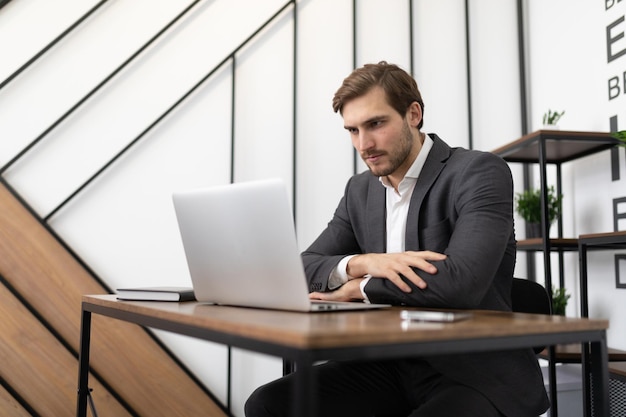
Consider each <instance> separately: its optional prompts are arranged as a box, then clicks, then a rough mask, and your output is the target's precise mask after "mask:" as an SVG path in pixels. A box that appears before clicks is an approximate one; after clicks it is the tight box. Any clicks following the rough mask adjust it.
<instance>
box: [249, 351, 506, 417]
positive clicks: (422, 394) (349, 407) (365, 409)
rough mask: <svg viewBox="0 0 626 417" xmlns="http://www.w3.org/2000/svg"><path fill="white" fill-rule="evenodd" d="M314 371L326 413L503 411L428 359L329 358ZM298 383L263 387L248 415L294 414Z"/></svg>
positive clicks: (389, 416)
mask: <svg viewBox="0 0 626 417" xmlns="http://www.w3.org/2000/svg"><path fill="white" fill-rule="evenodd" d="M296 372H297V371H296ZM313 376H314V378H315V380H316V385H317V390H318V395H317V397H316V400H315V404H316V406H317V409H318V413H317V414H318V415H319V416H323V417H334V416H337V417H350V416H354V417H374V416H375V417H400V416H402V417H461V416H462V417H502V414H500V412H499V411H498V410H497V409H496V408H495V407H494V406H493V404H491V402H489V400H488V399H487V398H486V397H484V396H483V395H482V394H481V393H480V392H478V391H476V390H474V389H473V388H471V387H467V386H464V385H461V384H458V383H456V382H454V381H452V380H450V379H448V378H446V377H444V376H442V375H440V374H439V373H437V372H436V371H435V370H434V369H432V368H431V367H430V365H428V363H426V362H424V361H422V360H400V361H383V362H328V363H325V364H322V365H318V366H315V367H313ZM293 386H294V381H293V374H291V375H287V376H285V377H283V378H280V379H278V380H276V381H273V382H270V383H269V384H266V385H263V386H261V387H259V388H258V389H257V390H256V391H254V392H253V393H252V395H251V396H250V398H248V401H247V402H246V406H245V412H246V417H270V416H271V417H287V416H291V410H292V408H291V407H292V404H291V400H292V399H293V398H294V395H293V392H292V389H293ZM291 417H297V416H291Z"/></svg>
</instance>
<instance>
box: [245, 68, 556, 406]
mask: <svg viewBox="0 0 626 417" xmlns="http://www.w3.org/2000/svg"><path fill="white" fill-rule="evenodd" d="M333 109H334V110H335V112H339V113H340V114H341V115H342V117H343V120H344V125H345V128H346V130H347V131H348V132H349V133H350V137H351V139H352V144H353V145H354V147H355V149H356V150H357V151H358V152H359V154H360V155H361V158H363V160H364V161H365V163H366V164H367V166H368V168H369V172H364V173H361V174H358V175H355V176H353V177H352V178H351V179H350V180H349V181H348V184H347V186H346V189H345V194H344V196H343V198H342V199H341V201H340V203H339V206H338V207H337V209H336V211H335V214H334V216H333V219H332V220H331V221H330V223H329V224H328V227H327V228H326V229H325V230H324V231H323V232H322V234H321V235H320V236H319V237H318V238H317V240H316V241H315V242H313V244H312V245H311V246H310V247H309V248H308V249H307V251H305V252H304V253H303V254H302V259H303V262H304V266H305V270H306V275H307V279H308V282H309V287H310V289H311V294H310V297H311V298H314V299H323V300H343V301H346V300H364V301H366V302H375V303H390V304H394V305H408V306H420V307H448V308H457V309H490V310H503V311H510V310H511V296H510V292H511V282H512V277H513V269H514V266H515V236H514V227H513V184H512V178H511V173H510V170H509V168H508V166H507V164H506V163H505V162H504V161H503V160H502V159H500V158H499V157H497V156H495V155H493V154H490V153H484V152H478V151H468V150H466V149H462V148H450V147H449V146H448V145H447V144H446V143H445V142H443V141H442V140H441V139H440V138H439V137H438V136H437V135H435V134H429V135H425V134H424V133H422V132H421V131H420V129H421V127H422V124H423V112H424V104H423V101H422V97H421V94H420V92H419V90H418V88H417V84H416V82H415V80H413V78H412V77H411V76H410V75H409V74H407V73H406V72H405V71H403V70H402V69H400V68H398V67H397V66H395V65H390V64H387V63H386V62H380V63H379V64H369V65H365V66H364V67H362V68H359V69H356V70H355V71H354V72H353V73H352V74H351V75H350V76H348V77H347V78H346V79H345V80H344V82H343V84H342V86H341V87H340V88H339V90H337V92H336V93H335V97H334V99H333ZM313 369H314V374H315V377H316V378H317V381H318V387H319V395H318V398H317V399H316V403H317V406H318V409H319V414H320V416H324V417H329V416H355V417H356V416H359V417H362V416H383V415H384V416H411V417H427V416H428V417H434V416H438V417H439V416H450V417H459V416H469V417H474V416H475V417H491V416H494V417H496V416H499V417H501V416H507V417H509V416H510V417H528V416H538V415H539V414H541V413H542V412H544V411H545V410H546V409H547V407H548V399H547V396H546V392H545V389H544V386H543V378H542V376H541V371H540V368H539V365H538V363H537V360H536V358H535V356H534V353H533V352H532V350H531V349H525V350H515V351H505V352H492V353H480V354H477V353H472V354H459V355H453V356H450V355H446V356H432V357H426V358H418V359H407V360H390V361H378V362H358V361H345V362H328V363H325V364H323V365H320V366H316V367H314V368H313ZM291 379H292V377H290V376H287V377H284V378H281V379H279V380H277V381H274V382H272V383H270V384H267V385H265V386H263V387H260V388H259V389H257V390H256V391H255V392H254V393H253V394H252V396H251V397H250V399H249V400H248V402H247V404H246V415H247V416H248V417H262V416H287V415H289V407H290V405H289V402H288V401H286V400H285V399H287V398H290V397H292V395H291V394H290V392H291V391H290V390H291V385H292V383H291Z"/></svg>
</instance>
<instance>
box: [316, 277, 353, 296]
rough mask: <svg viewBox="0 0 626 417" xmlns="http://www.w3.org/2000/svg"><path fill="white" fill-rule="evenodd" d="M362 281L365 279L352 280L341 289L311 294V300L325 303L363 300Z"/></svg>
mask: <svg viewBox="0 0 626 417" xmlns="http://www.w3.org/2000/svg"><path fill="white" fill-rule="evenodd" d="M361 281H363V278H357V279H353V280H350V281H348V282H346V283H345V284H343V285H342V286H341V287H339V288H337V289H336V290H334V291H330V292H312V293H310V294H309V299H311V300H324V301H356V300H363V294H362V293H361V288H360V285H359V284H360V283H361Z"/></svg>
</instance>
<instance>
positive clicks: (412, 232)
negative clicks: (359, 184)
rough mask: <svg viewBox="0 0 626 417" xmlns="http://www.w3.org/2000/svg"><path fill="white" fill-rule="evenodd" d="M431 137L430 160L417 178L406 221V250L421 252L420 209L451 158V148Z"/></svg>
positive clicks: (433, 135) (437, 138) (427, 159)
mask: <svg viewBox="0 0 626 417" xmlns="http://www.w3.org/2000/svg"><path fill="white" fill-rule="evenodd" d="M429 136H430V137H431V138H432V140H433V142H434V143H433V147H432V149H431V150H430V153H429V154H428V158H426V163H425V164H424V167H423V168H422V171H421V172H420V174H419V177H418V178H417V183H416V184H415V189H414V190H413V194H412V195H411V202H410V204H409V214H408V217H407V221H406V237H405V242H404V246H405V250H412V251H417V250H420V242H419V236H418V235H419V234H418V233H416V231H417V230H418V227H419V225H418V221H419V213H420V209H421V207H422V203H423V201H424V197H425V196H426V193H427V192H428V190H429V189H430V188H431V187H432V185H433V184H434V182H435V180H436V179H437V177H438V176H439V174H440V173H441V170H443V168H444V167H445V165H446V161H447V160H448V158H449V157H450V151H451V150H450V147H449V146H448V145H447V144H446V143H445V142H443V141H442V140H441V139H440V138H439V137H438V136H437V135H435V134H430V135H429Z"/></svg>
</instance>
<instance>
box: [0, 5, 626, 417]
mask: <svg viewBox="0 0 626 417" xmlns="http://www.w3.org/2000/svg"><path fill="white" fill-rule="evenodd" d="M49 3H50V2H47V1H44V0H20V1H13V2H11V3H9V5H7V6H5V7H4V8H3V9H0V56H2V57H3V58H2V60H1V61H0V83H1V82H2V81H3V80H4V79H5V78H6V77H7V76H8V75H9V74H11V73H12V72H13V71H15V69H17V68H19V67H20V66H21V65H22V64H23V63H24V62H25V61H26V60H28V59H29V58H30V57H31V56H32V55H33V54H35V53H36V52H37V51H38V50H40V49H41V48H42V47H43V46H44V45H46V44H47V43H48V42H49V41H50V40H51V39H52V38H54V37H55V36H56V35H57V34H58V33H60V32H61V31H62V30H64V29H65V28H66V27H67V26H68V25H69V24H71V22H73V21H74V20H75V19H77V18H78V16H80V15H81V14H82V13H84V12H85V11H86V10H88V8H89V7H92V6H93V4H95V2H84V1H76V0H73V1H72V0H64V1H63V2H62V4H61V2H54V3H55V7H51V5H50V4H49ZM286 3H287V2H286V1H284V0H265V1H262V2H259V1H252V0H236V1H234V0H207V1H204V2H201V3H200V4H199V5H198V6H196V7H195V8H194V12H193V13H192V14H190V15H189V16H188V17H186V18H184V19H183V20H182V21H181V22H179V23H178V24H177V25H175V26H174V27H173V28H172V29H171V30H170V31H168V32H167V33H166V34H165V35H164V36H163V38H162V39H161V40H160V41H159V42H158V43H156V44H155V45H154V46H152V47H151V48H149V49H148V50H147V51H145V52H144V53H142V54H141V55H140V56H139V57H138V58H137V59H136V60H135V61H134V62H133V63H132V64H131V65H130V66H129V67H128V68H126V69H125V70H124V71H122V72H121V73H120V74H119V75H118V76H116V77H115V78H113V79H112V80H111V81H110V82H109V83H108V84H107V85H106V86H105V87H104V88H103V89H102V90H100V91H99V92H98V93H97V94H96V95H95V96H94V97H92V98H91V99H90V100H88V101H87V102H85V103H84V104H83V105H82V106H81V107H80V108H79V109H78V110H77V111H76V112H75V113H74V114H73V115H72V116H71V117H69V118H68V119H66V120H65V121H64V122H63V123H61V124H60V125H59V126H58V127H56V128H55V129H53V130H52V131H51V132H50V134H48V135H46V136H45V137H44V138H43V140H42V141H41V142H40V143H39V144H37V145H36V146H35V147H34V148H33V149H32V150H31V151H30V152H28V153H27V154H26V156H25V157H24V158H22V159H21V160H20V161H19V162H18V163H17V164H14V165H12V166H11V168H10V169H9V170H7V171H6V172H5V173H4V174H3V175H4V177H5V178H6V179H7V181H9V182H10V183H11V185H12V186H14V187H15V188H16V189H17V190H18V192H20V193H22V194H23V196H24V198H25V199H26V200H27V201H28V202H29V204H31V205H32V206H33V208H34V209H35V210H36V211H37V212H38V213H40V214H41V215H42V216H46V215H47V214H48V213H49V212H50V211H51V210H53V209H54V208H55V207H57V205H58V204H60V203H61V202H62V201H63V200H64V199H65V198H66V197H67V196H68V194H70V193H71V192H73V191H74V190H75V189H76V187H78V186H80V185H81V184H82V183H83V182H84V181H85V180H86V179H88V178H89V177H90V176H91V175H93V173H95V172H96V171H97V170H98V169H100V167H102V165H103V164H104V163H106V162H107V161H108V160H110V158H112V157H113V156H114V155H116V154H117V153H118V152H119V151H120V150H121V149H122V148H123V147H124V146H126V145H127V144H128V143H129V142H130V141H132V140H133V139H134V138H137V137H138V136H139V135H140V134H141V133H142V132H143V131H144V129H145V128H146V127H147V126H148V125H150V124H151V123H152V122H153V121H154V120H155V119H156V118H157V117H159V116H160V115H162V114H163V113H164V112H165V111H166V110H167V109H168V108H169V106H170V105H171V104H172V103H173V101H175V100H177V99H178V98H179V97H181V96H182V95H183V94H185V93H186V92H187V91H189V89H190V88H191V87H192V86H193V85H194V84H195V83H197V82H198V81H199V79H200V78H202V77H203V76H205V75H206V74H208V72H209V71H211V70H212V69H213V68H215V67H216V66H217V64H218V63H220V62H222V60H223V59H224V58H225V57H226V56H227V55H228V54H229V53H230V52H232V51H233V50H234V49H235V48H237V47H238V46H239V45H240V44H241V43H242V42H243V41H244V40H245V39H246V38H247V37H248V36H249V35H250V34H251V33H253V32H254V31H255V30H256V29H257V28H259V27H260V26H261V25H262V24H263V23H264V22H265V21H267V20H268V19H269V18H270V17H271V16H272V15H273V14H274V13H275V12H277V11H278V10H279V9H280V8H281V7H282V6H283V5H285V4H286ZM609 3H610V0H608V1H606V2H589V1H585V0H527V1H526V2H525V3H524V4H525V13H526V16H527V28H526V29H527V33H528V37H527V39H526V41H527V56H528V75H529V85H528V94H529V102H530V110H531V111H530V115H529V117H530V127H531V129H533V130H534V129H538V128H540V124H541V115H542V114H543V112H544V111H546V110H547V109H548V108H552V109H565V110H566V115H565V116H564V118H563V119H562V122H561V128H562V129H568V130H603V131H607V130H608V129H609V124H608V119H609V117H610V116H612V115H619V118H620V122H619V123H620V126H619V127H620V128H621V129H625V128H626V127H625V123H626V122H624V120H625V119H626V114H625V113H624V109H625V108H626V106H624V104H626V100H625V97H626V95H623V94H622V95H621V96H620V97H619V98H617V99H614V100H610V101H609V100H608V99H607V92H606V89H607V79H608V78H610V77H612V76H614V75H620V76H621V74H622V73H623V72H624V71H626V57H624V58H621V59H617V60H615V61H614V62H612V63H607V61H606V39H605V28H606V26H607V25H608V24H609V23H611V22H613V21H615V20H616V19H618V18H619V17H620V16H623V15H624V14H625V13H626V3H623V2H621V3H615V5H614V6H613V7H611V8H609V9H608V10H605V9H606V6H607V5H608V4H609ZM188 4H190V2H189V1H183V0H176V1H174V0H167V1H165V0H162V1H154V0H153V1H147V0H133V1H131V0H117V1H113V2H108V3H107V4H106V5H105V6H104V7H103V8H102V9H101V10H100V11H98V12H96V13H95V14H94V15H93V16H92V17H90V18H89V19H88V20H87V21H86V22H85V23H84V24H82V25H81V26H80V27H79V28H78V29H77V30H76V31H75V32H73V33H72V35H70V36H69V37H68V38H66V39H65V40H63V41H62V42H61V43H60V44H58V45H57V46H55V47H54V48H53V49H52V50H50V51H49V52H48V53H47V54H46V55H45V56H44V57H42V58H41V59H40V60H39V61H38V62H37V63H36V64H35V65H33V66H32V67H31V68H30V69H29V70H27V71H26V72H24V73H22V74H21V75H20V76H19V77H17V78H16V79H15V80H13V81H12V82H11V83H9V84H8V85H7V86H6V87H4V88H3V89H2V90H0V166H2V165H4V164H6V163H7V162H8V161H10V160H11V159H12V158H13V157H14V156H15V155H17V154H18V152H20V151H21V150H22V149H23V148H24V147H26V146H27V145H28V144H29V143H30V142H31V141H33V140H34V139H35V138H37V137H39V136H40V135H41V133H42V132H44V131H45V130H46V129H48V128H49V127H50V126H51V124H52V123H54V122H55V120H57V119H58V118H59V117H60V116H61V115H62V114H63V113H65V112H66V111H67V110H68V109H69V108H70V107H72V106H73V105H74V104H75V103H76V102H77V101H78V100H80V99H81V98H82V97H84V95H85V94H86V93H87V92H89V91H90V90H91V89H93V88H94V87H95V86H96V85H97V84H98V83H99V82H100V81H101V80H103V79H104V77H106V76H107V75H108V74H110V73H111V72H112V71H113V70H114V69H115V68H117V67H118V66H119V65H120V64H121V63H122V62H123V61H124V60H125V59H127V58H128V57H129V56H130V55H131V54H133V53H134V52H135V51H136V50H137V49H138V48H139V47H140V46H141V45H142V44H143V43H145V42H147V40H148V39H150V37H152V36H153V35H154V34H155V33H156V32H157V31H158V30H160V28H162V27H163V26H164V25H165V24H166V23H167V22H169V21H170V20H171V19H173V18H174V16H175V15H176V14H178V13H179V12H180V11H181V10H182V9H183V8H185V7H187V5H188ZM242 10H245V11H246V12H245V13H242ZM356 12H357V28H356V29H357V30H356V32H357V40H356V51H354V52H355V53H356V60H357V64H359V65H360V64H362V63H366V62H373V61H379V60H382V59H385V60H388V61H390V62H394V63H397V64H399V65H401V66H402V67H404V68H405V69H407V70H409V69H410V67H411V59H410V56H411V54H410V52H411V50H410V48H411V45H410V43H409V37H410V31H409V16H408V13H409V7H408V2H406V1H401V0H394V1H387V0H385V1H383V0H361V1H359V2H357V11H356ZM297 13H298V15H297V36H296V42H297V56H296V64H297V65H296V67H297V72H296V73H295V74H294V72H293V69H294V67H293V60H294V55H293V54H294V49H293V46H294V45H293V42H294V9H293V7H288V8H287V9H286V10H285V11H284V12H283V13H282V14H280V15H279V16H278V18H277V20H276V21H275V22H274V23H273V24H272V25H270V26H269V27H267V28H266V29H265V30H263V31H261V33H259V34H258V35H257V36H256V38H255V39H254V40H253V42H252V43H250V45H249V46H247V47H246V48H244V49H243V50H242V51H240V53H238V54H237V55H236V64H235V71H234V72H233V66H232V65H233V63H232V62H231V61H228V62H225V63H224V65H223V66H222V67H221V68H219V69H218V70H217V71H216V72H215V74H214V75H213V76H212V77H211V78H210V79H209V80H208V81H207V82H206V83H205V84H203V85H202V86H201V87H200V88H198V89H197V90H196V91H195V93H194V94H192V95H191V96H190V97H189V98H188V99H187V100H186V101H185V102H184V103H183V105H182V106H180V108H178V109H177V110H176V111H174V112H172V113H171V114H170V115H169V116H168V117H166V118H165V119H164V120H163V121H162V123H160V124H158V125H156V126H155V127H154V128H153V129H151V130H150V131H148V132H147V133H145V135H143V136H142V139H141V140H140V141H139V142H138V143H137V144H136V145H134V146H133V148H132V149H131V151H130V152H128V153H127V154H125V156H124V157H122V158H121V159H119V160H118V161H117V162H116V163H114V164H113V165H112V166H111V167H109V169H107V171H106V172H105V174H104V175H102V176H101V177H99V179H98V180H96V181H95V182H94V183H92V184H91V185H90V186H89V187H87V188H86V189H85V190H83V191H82V192H81V193H80V194H79V195H78V197H77V198H75V199H74V200H72V202H71V203H70V204H69V205H67V206H65V207H64V208H63V209H62V210H60V211H59V212H58V213H57V214H56V215H55V216H54V217H52V219H51V220H50V223H51V226H52V227H53V228H54V229H55V230H56V231H57V232H58V233H59V234H60V235H61V236H62V237H63V239H65V240H66V241H67V242H68V243H69V244H70V245H71V246H72V247H73V248H74V249H75V250H76V251H77V253H78V254H79V255H80V256H81V257H82V258H83V259H84V260H85V261H86V262H87V263H88V264H89V265H91V266H92V267H93V269H94V271H95V272H96V273H97V274H98V275H99V276H100V277H101V278H102V279H103V280H104V281H105V282H106V283H107V284H108V285H109V286H110V287H111V288H117V287H119V286H139V285H166V284H171V285H190V280H189V277H188V272H187V269H186V264H185V261H184V255H183V252H182V247H181V244H180V239H179V237H178V231H177V228H176V225H175V219H174V213H173V210H172V204H171V193H172V191H174V190H178V189H184V188H194V187H201V186H208V185H212V184H222V183H228V182H229V181H230V169H231V166H230V165H231V163H230V147H231V134H232V133H233V132H232V129H231V124H230V120H231V106H232V105H233V99H234V106H235V124H234V141H235V142H234V148H235V161H234V167H233V169H234V179H235V180H236V181H243V180H248V179H255V178H265V177H270V176H280V177H283V178H284V179H285V180H287V181H288V182H290V181H291V180H292V178H293V175H295V178H296V184H295V185H296V196H295V201H294V202H295V205H296V208H297V210H296V225H297V229H298V238H299V242H300V246H301V247H302V248H304V247H306V246H307V245H308V244H309V243H310V242H311V241H312V240H313V239H314V238H315V237H316V236H317V234H318V233H319V232H320V230H321V229H322V228H323V227H324V226H325V224H326V223H327V222H328V220H329V219H330V216H331V215H332V213H333V211H334V209H335V206H336V204H337V201H338V199H339V198H340V196H341V194H342V192H343V187H344V185H345V181H346V179H347V178H348V177H349V176H350V175H352V173H353V162H352V161H353V151H352V148H351V145H350V141H349V138H348V137H347V135H346V133H345V132H344V130H343V128H342V121H341V118H340V117H339V116H338V115H336V114H334V113H333V112H332V109H331V99H332V95H333V93H334V92H335V90H336V89H337V87H338V86H339V85H340V83H341V80H342V79H343V78H344V77H345V76H346V75H347V74H348V73H349V72H350V70H351V69H352V65H353V62H352V60H353V58H352V57H353V43H352V29H353V28H352V1H351V0H301V1H299V2H298V6H297ZM413 21H414V28H413V36H414V37H413V40H414V44H413V48H414V49H413V53H414V56H415V60H414V68H413V72H414V75H415V76H416V78H417V81H418V84H419V85H420V87H421V89H422V92H423V95H424V100H425V103H426V110H425V125H424V129H425V130H426V131H427V132H437V133H439V134H440V135H441V136H442V137H443V138H444V139H445V140H447V141H448V142H449V143H450V144H451V145H454V146H468V144H469V137H470V132H469V125H470V122H469V119H468V110H469V104H468V100H469V95H468V85H469V87H471V106H472V107H471V109H472V120H471V122H472V136H473V146H474V148H477V149H481V150H491V149H494V148H496V147H499V146H501V145H503V144H505V143H508V142H510V141H512V140H514V139H517V138H518V137H519V136H520V135H521V126H522V121H521V116H520V89H519V72H518V67H519V59H518V51H517V47H518V46H517V26H516V25H517V16H516V2H514V1H512V0H511V1H504V2H503V1H501V0H475V1H470V2H469V34H470V37H469V40H466V36H465V10H464V3H463V2H459V1H455V0H441V1H437V2H432V1H428V0H414V1H413ZM581 21H582V22H584V23H583V24H580V23H576V24H575V23H574V22H581ZM34 27H37V28H38V29H37V30H32V28H34ZM624 30H626V25H625V24H623V23H622V24H621V26H617V27H616V28H615V29H614V31H615V33H619V32H620V31H622V32H623V31H624ZM466 41H469V45H470V49H469V52H470V62H471V66H470V70H471V80H470V81H469V84H468V80H467V73H466V53H467V51H466V48H465V44H466ZM625 43H626V42H624V41H621V43H620V42H618V43H616V44H615V45H614V50H616V51H617V50H619V49H621V48H626V45H625ZM233 76H234V77H235V82H236V89H235V95H234V97H233V95H232V94H231V87H232V82H233ZM294 76H295V80H296V82H295V90H294ZM622 88H624V87H622ZM294 93H295V95H296V97H297V100H296V102H295V109H296V114H297V117H296V119H295V125H294V120H293V118H292V111H293V108H294V102H293V96H294ZM294 131H295V136H296V144H295V149H294V144H293V134H294ZM294 152H295V155H296V163H295V166H294V164H293V158H292V156H293V154H294ZM620 152H621V154H620V155H621V161H622V162H621V163H622V166H621V167H620V169H621V178H622V179H621V180H620V181H616V182H612V181H610V167H609V162H608V158H609V157H608V152H605V153H602V154H599V155H596V156H592V157H588V158H585V159H584V160H581V161H576V162H573V163H570V164H567V166H565V167H564V174H565V176H566V179H565V183H564V190H565V193H566V196H565V205H566V206H567V207H568V209H567V210H566V219H565V222H566V233H567V234H568V235H569V236H572V237H574V236H577V234H579V233H590V232H602V231H611V230H612V212H611V210H612V199H613V198H617V197H624V196H626V192H625V189H626V188H625V187H624V182H625V181H626V179H625V178H626V172H625V171H626V169H625V168H624V165H626V163H625V162H626V161H625V159H624V151H623V150H620ZM357 169H358V170H362V169H365V168H364V165H363V164H362V163H359V164H358V167H357ZM512 169H513V172H514V175H515V187H516V191H519V190H521V187H522V184H521V168H520V167H518V166H512ZM598 184H600V185H602V186H603V187H604V188H606V191H604V190H602V188H601V187H599V186H598ZM517 230H518V234H519V235H520V237H523V236H522V234H523V223H518V226H517ZM519 258H520V260H523V258H524V255H523V254H522V255H520V257H519ZM612 260H613V254H612V253H610V252H606V253H604V252H603V253H596V254H593V255H591V256H590V277H591V280H590V288H589V289H590V301H591V314H592V316H594V317H606V318H610V320H611V330H610V332H609V343H610V344H611V345H612V346H613V347H617V348H622V349H626V333H624V332H623V331H622V330H621V329H623V326H624V323H623V320H621V319H620V318H621V317H624V316H625V314H624V311H623V309H624V308H626V307H622V305H623V304H624V303H621V302H620V301H621V300H622V299H623V297H624V293H622V290H617V289H615V286H614V280H615V277H614V268H613V266H612V265H613V261H612ZM566 271H567V282H568V288H571V291H572V292H573V293H574V300H573V302H572V303H571V305H570V308H569V309H568V312H569V313H570V314H577V311H578V308H577V305H578V299H577V291H576V285H575V282H576V280H577V276H578V270H577V257H576V256H575V255H572V256H569V258H568V260H567V268H566ZM516 273H517V274H518V275H520V276H523V275H524V274H525V267H524V266H523V262H519V263H518V268H517V270H516ZM624 273H625V274H626V272H624ZM158 334H159V336H160V337H162V338H163V339H164V340H166V342H167V343H168V344H169V345H170V346H172V349H173V350H174V351H175V352H176V353H177V354H178V355H179V356H180V357H181V359H182V360H183V361H184V362H185V363H187V364H188V365H189V366H190V368H192V369H193V370H194V371H195V372H197V374H198V376H199V378H200V379H201V380H202V381H204V382H205V383H206V384H207V386H208V387H209V388H210V389H211V390H212V391H213V392H215V393H216V395H217V396H218V397H219V398H220V399H222V400H224V401H225V397H226V391H227V389H226V387H225V381H226V377H225V375H226V368H225V364H224V362H225V359H226V354H227V353H226V349H225V348H224V347H223V346H218V345H213V344H210V343H206V342H200V341H197V340H190V339H187V338H183V337H179V336H174V335H169V334H165V333H161V332H159V333H158ZM280 372H281V362H280V360H279V359H276V358H267V357H263V356H260V355H253V354H250V353H247V352H241V351H238V350H235V351H234V353H233V387H232V389H233V390H232V396H233V406H234V407H233V409H234V412H235V414H236V415H243V412H242V405H243V402H244V401H245V398H246V397H247V395H248V394H249V393H250V392H251V391H252V390H253V389H254V388H255V387H256V386H258V385H259V384H261V383H263V382H265V381H268V380H270V379H273V378H275V377H278V376H279V375H280Z"/></svg>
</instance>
